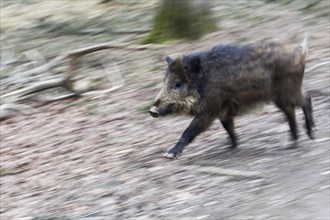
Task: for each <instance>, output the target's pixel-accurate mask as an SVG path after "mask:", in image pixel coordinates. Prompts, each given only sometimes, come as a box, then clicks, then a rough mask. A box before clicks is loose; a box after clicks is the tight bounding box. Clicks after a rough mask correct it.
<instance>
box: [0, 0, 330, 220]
mask: <svg viewBox="0 0 330 220" xmlns="http://www.w3.org/2000/svg"><path fill="white" fill-rule="evenodd" d="M97 2H98V1H94V0H90V1H84V0H76V1H67V2H65V4H64V2H63V1H23V0H21V1H8V0H7V1H6V0H4V1H2V3H1V60H2V61H1V75H0V79H1V83H0V86H1V95H2V94H5V93H7V92H10V91H13V90H16V89H19V88H21V87H24V86H28V85H31V84H33V83H36V82H38V81H40V80H43V79H46V78H51V77H56V76H59V75H60V74H63V71H64V70H63V67H62V66H61V65H60V66H58V67H56V68H55V69H54V70H52V72H50V73H45V74H41V75H34V76H26V75H22V74H21V73H22V72H24V71H26V70H29V69H32V68H35V67H36V65H39V64H38V63H34V62H32V61H30V60H29V57H30V58H31V56H32V57H36V56H38V55H35V54H36V53H37V54H41V55H42V56H43V57H45V60H46V62H48V61H49V60H50V59H51V58H54V57H56V56H57V55H58V54H60V53H62V52H66V51H70V50H73V49H78V48H81V47H85V46H91V45H95V44H98V43H103V42H112V41H115V42H122V43H130V44H134V45H135V44H138V42H139V41H141V38H143V36H144V35H143V34H127V33H125V34H124V33H118V32H119V31H120V30H147V29H149V28H150V27H151V21H152V17H153V15H154V13H155V9H156V7H157V4H156V3H157V2H155V1H136V2H134V3H133V2H132V1H124V0H122V1H120V0H114V1H111V2H109V3H106V4H97ZM269 2H270V1H256V0H255V1H212V2H210V3H211V5H212V12H213V13H214V15H215V18H216V19H217V21H218V26H219V30H218V31H216V32H213V33H210V34H208V35H206V36H205V37H203V38H202V39H200V40H196V41H174V42H170V43H167V44H165V45H164V46H163V48H161V49H159V50H145V51H126V50H120V49H116V50H115V49H114V50H106V51H100V52H96V53H94V54H90V55H88V56H87V58H85V59H84V62H82V64H81V66H80V70H79V71H80V74H81V79H78V80H80V81H82V82H84V80H86V79H91V78H93V77H94V78H97V79H96V81H97V82H100V81H101V82H102V85H103V86H108V85H107V83H108V82H107V81H106V80H104V74H103V71H104V70H103V69H102V68H101V67H102V65H103V64H107V63H109V65H110V64H114V65H116V66H117V68H118V69H119V71H120V73H121V75H122V76H123V77H124V79H125V86H124V87H122V88H120V89H118V90H116V91H113V92H111V93H108V94H103V95H100V96H84V97H81V98H77V99H69V100H64V101H58V102H53V103H49V104H42V103H40V102H38V101H37V100H33V99H31V100H26V101H24V102H23V103H24V104H28V105H30V106H32V107H33V108H34V109H35V110H36V112H35V113H33V114H30V115H24V114H20V113H18V114H17V115H16V116H15V117H13V118H10V119H7V120H4V121H1V122H0V129H1V130H0V131H1V137H0V141H1V150H0V166H1V168H0V198H1V199H0V206H1V207H0V216H1V219H3V220H5V219H6V220H7V219H8V220H11V219H26V220H27V219H29V220H50V219H52V220H54V219H58V220H60V219H61V220H62V219H192V220H193V219H196V220H197V219H261V220H264V219H281V220H282V219H283V220H284V219H290V220H292V219H297V220H302V219H306V220H310V219H315V220H316V219H317V220H321V219H322V220H323V219H324V220H325V219H330V216H329V215H330V214H329V205H330V202H329V198H330V192H329V191H330V188H329V184H330V183H329V182H330V180H329V172H330V171H329V165H330V161H329V160H330V149H329V144H330V138H329V137H330V128H329V125H330V122H329V115H330V102H329V101H330V99H329V97H330V96H329V95H330V91H329V88H330V78H329V75H330V74H329V64H328V65H323V66H321V67H319V68H317V69H315V70H313V71H310V72H307V73H306V74H305V78H304V86H303V89H304V92H306V93H309V94H311V96H312V102H313V107H314V118H315V123H316V128H317V131H316V137H315V139H314V140H310V139H308V137H307V135H306V134H305V132H304V129H303V122H304V121H303V115H302V111H301V109H297V121H298V125H299V134H300V139H299V142H298V145H299V147H298V148H296V149H287V148H288V146H290V137H289V132H288V130H289V128H288V125H287V123H286V122H285V120H284V117H283V115H282V114H281V112H280V111H279V110H278V109H277V108H276V107H274V106H273V105H271V104H270V105H267V106H265V108H264V109H263V110H262V111H259V112H256V113H254V114H250V115H245V116H242V117H239V118H237V119H236V127H237V134H238V136H239V146H238V148H237V150H234V151H231V150H228V140H227V134H226V132H225V131H224V129H223V128H222V126H221V124H220V123H219V122H214V124H213V125H212V126H211V128H210V129H209V130H208V131H206V132H205V133H203V134H202V135H200V136H198V138H197V139H196V140H195V141H194V142H193V143H192V144H191V145H189V146H188V147H187V148H186V149H185V151H184V153H183V154H182V155H181V157H180V158H179V159H177V160H168V159H164V158H162V154H163V153H164V152H166V151H167V150H168V149H169V148H170V147H172V146H173V145H174V144H175V142H176V141H177V140H178V138H179V137H180V135H181V133H182V132H183V130H184V128H185V127H186V126H188V124H189V122H190V120H191V119H189V118H182V117H169V118H161V119H154V118H152V117H150V115H149V114H148V113H147V112H146V109H147V108H148V106H150V103H152V101H153V100H154V98H155V96H156V94H157V92H158V91H159V90H160V88H161V87H162V82H163V81H162V77H163V72H164V70H165V68H166V64H165V62H164V61H163V58H164V56H165V55H175V54H181V53H187V52H191V51H196V50H202V49H207V48H210V47H211V46H213V45H215V44H217V43H242V44H243V43H250V42H254V41H257V40H264V39H269V40H274V41H277V42H280V43H283V44H286V45H288V46H292V47H294V46H297V45H299V44H300V43H301V41H302V39H303V37H304V33H305V32H307V33H308V34H309V43H308V48H309V54H308V57H307V67H306V68H307V69H308V68H309V67H312V66H314V65H317V64H318V63H322V62H325V61H329V58H330V50H329V49H330V38H329V31H330V29H329V28H330V27H329V10H330V9H329V1H319V2H318V4H315V5H313V4H311V3H312V2H313V1H292V2H290V1H282V2H287V3H281V1H278V2H276V1H275V3H271V2H270V3H269ZM315 2H317V1H315ZM31 54H32V55H31ZM33 54H34V55H33ZM51 92H52V93H56V94H58V93H61V92H63V91H57V90H53V91H51ZM46 94H49V91H46V92H44V94H43V95H46ZM223 169H225V171H226V172H227V173H225V172H223ZM234 171H235V172H234Z"/></svg>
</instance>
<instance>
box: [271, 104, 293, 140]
mask: <svg viewBox="0 0 330 220" xmlns="http://www.w3.org/2000/svg"><path fill="white" fill-rule="evenodd" d="M276 104H277V106H278V107H279V108H280V109H281V110H282V111H283V112H284V114H285V116H286V119H287V120H288V122H289V126H290V131H291V136H292V139H293V140H294V141H295V142H296V140H297V139H298V134H297V123H296V113H295V106H294V105H284V104H282V103H276Z"/></svg>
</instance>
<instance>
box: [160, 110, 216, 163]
mask: <svg viewBox="0 0 330 220" xmlns="http://www.w3.org/2000/svg"><path fill="white" fill-rule="evenodd" d="M213 120H214V117H210V116H196V117H195V118H194V119H193V121H192V122H191V123H190V125H189V127H188V128H187V129H186V130H185V131H184V132H183V134H182V136H181V138H180V140H179V141H178V142H177V143H176V145H175V146H174V147H173V148H172V149H171V150H169V151H168V152H167V153H166V154H165V155H164V157H166V158H169V159H173V158H175V157H178V156H179V155H180V154H181V152H182V151H183V149H184V148H185V147H186V146H187V145H188V144H189V143H190V142H191V141H193V140H194V138H195V137H196V136H197V135H199V134H200V133H202V132H203V131H205V130H206V129H207V128H208V127H209V126H210V125H211V124H212V122H213Z"/></svg>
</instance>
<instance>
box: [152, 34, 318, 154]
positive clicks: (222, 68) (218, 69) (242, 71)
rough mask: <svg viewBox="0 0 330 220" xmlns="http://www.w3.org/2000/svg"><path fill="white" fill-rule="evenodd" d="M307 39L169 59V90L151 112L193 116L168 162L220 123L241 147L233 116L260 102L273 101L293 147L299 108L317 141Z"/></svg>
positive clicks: (166, 85) (165, 88) (216, 48)
mask: <svg viewBox="0 0 330 220" xmlns="http://www.w3.org/2000/svg"><path fill="white" fill-rule="evenodd" d="M306 54H307V37H306V38H305V39H304V40H303V42H302V44H301V45H300V46H298V47H296V48H287V47H285V46H283V45H280V44H278V43H274V42H257V43H254V44H247V45H242V46H239V45H217V46H214V47H213V48H212V49H210V50H207V51H203V52H195V53H191V54H188V55H183V56H180V57H178V58H176V59H171V58H170V57H168V56H167V57H166V61H167V63H168V67H167V70H166V72H165V77H164V85H163V88H162V89H161V91H160V92H159V94H158V96H157V98H156V101H155V103H154V105H153V107H151V109H150V110H149V113H150V115H151V116H152V117H158V116H167V115H173V114H176V115H180V114H184V115H189V116H194V119H193V120H192V122H191V124H190V125H189V127H188V128H187V129H186V130H185V131H184V132H183V134H182V136H181V138H180V139H179V141H178V142H177V144H176V145H175V146H174V147H173V148H171V149H170V150H169V151H168V152H167V153H166V154H165V155H164V157H166V158H170V159H172V158H175V157H177V156H179V155H180V154H181V153H182V151H183V149H184V148H185V146H187V145H188V144H189V143H190V142H191V141H193V139H194V138H195V137H196V136H197V135H198V134H200V133H202V132H203V131H205V130H206V129H207V128H208V127H209V126H210V125H211V123H212V122H213V121H214V120H215V119H219V120H220V122H221V123H222V125H223V127H224V128H225V130H226V131H227V132H228V134H229V137H230V139H231V142H232V146H231V147H232V148H236V146H237V141H236V134H235V132H234V117H235V116H239V115H242V114H244V113H246V112H248V111H249V110H251V108H253V107H254V106H256V105H259V104H261V103H268V102H273V103H275V105H276V106H277V107H278V108H279V109H280V110H281V111H283V113H284V115H285V116H286V119H287V121H288V123H289V127H290V131H291V136H292V139H293V146H294V145H295V143H296V140H297V139H298V135H297V125H296V117H295V107H297V106H298V107H301V108H302V110H303V112H304V115H305V123H306V129H307V134H308V136H309V138H311V139H312V138H313V127H314V126H315V125H314V120H313V115H312V112H313V109H312V103H311V98H310V97H309V96H304V95H303V93H302V88H301V87H302V81H303V76H304V70H305V57H306Z"/></svg>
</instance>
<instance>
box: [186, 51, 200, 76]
mask: <svg viewBox="0 0 330 220" xmlns="http://www.w3.org/2000/svg"><path fill="white" fill-rule="evenodd" d="M189 72H190V73H191V74H193V75H194V76H197V77H201V76H202V71H201V59H200V57H199V56H193V57H191V58H190V60H189Z"/></svg>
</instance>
